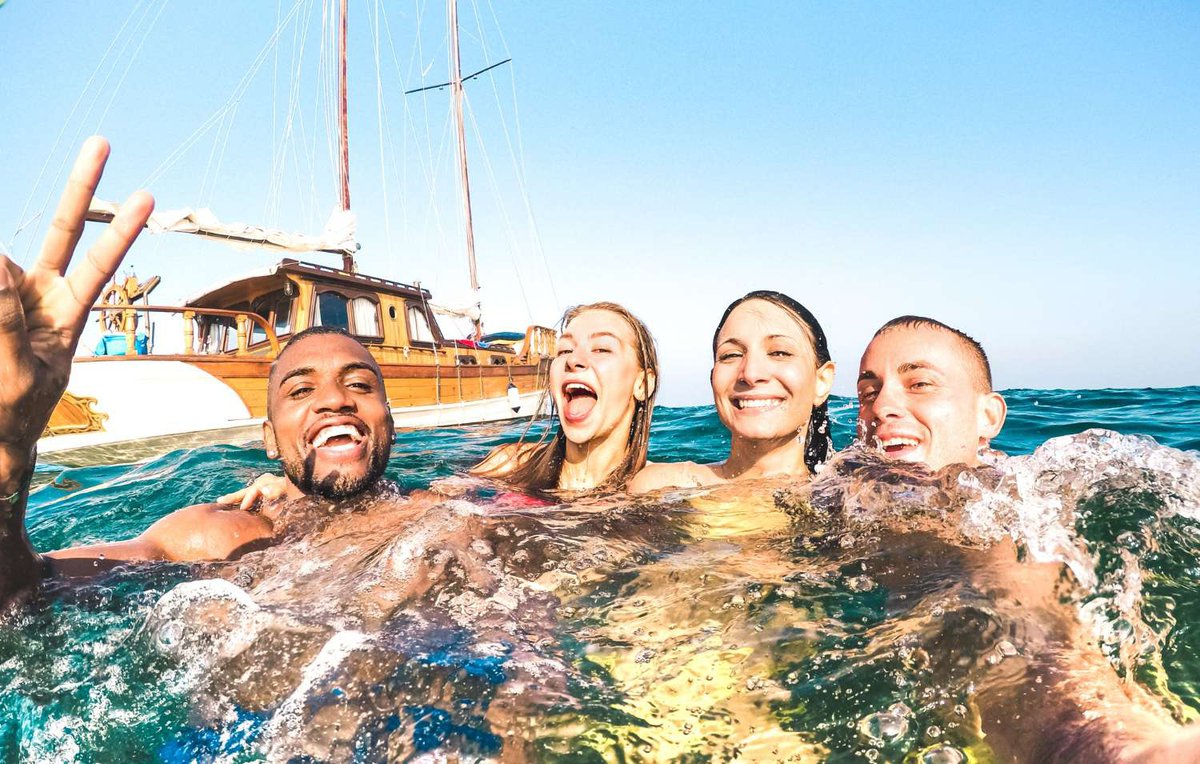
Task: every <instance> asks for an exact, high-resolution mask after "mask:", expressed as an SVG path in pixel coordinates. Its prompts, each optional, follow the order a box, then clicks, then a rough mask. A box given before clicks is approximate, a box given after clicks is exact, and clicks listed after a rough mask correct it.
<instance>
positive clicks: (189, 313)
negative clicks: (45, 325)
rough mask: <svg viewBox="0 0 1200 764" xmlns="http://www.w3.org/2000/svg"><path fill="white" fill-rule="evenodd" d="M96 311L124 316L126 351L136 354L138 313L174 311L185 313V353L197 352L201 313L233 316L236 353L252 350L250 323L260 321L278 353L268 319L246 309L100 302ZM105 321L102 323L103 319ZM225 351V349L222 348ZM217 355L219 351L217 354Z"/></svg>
mask: <svg viewBox="0 0 1200 764" xmlns="http://www.w3.org/2000/svg"><path fill="white" fill-rule="evenodd" d="M92 312H93V313H104V314H112V313H116V314H118V315H119V316H120V318H121V329H122V331H123V332H124V334H125V352H126V354H128V355H137V354H138V352H137V337H136V335H137V314H139V313H175V314H179V315H182V316H183V347H184V352H185V353H186V354H189V355H190V354H193V353H195V352H196V351H195V340H196V338H195V330H194V328H193V322H194V321H195V319H196V318H197V317H198V316H214V317H217V318H232V319H233V320H234V321H235V322H236V323H237V353H238V355H244V354H246V353H248V352H249V350H250V326H251V324H258V326H259V328H261V329H262V331H263V334H264V335H265V336H266V338H267V342H268V343H270V345H271V355H273V356H274V355H279V338H278V337H276V336H275V330H274V329H273V328H271V326H270V324H268V323H267V320H266V319H265V318H263V317H262V316H260V315H258V314H257V313H251V312H249V311H245V310H222V309H221V308H185V307H180V306H178V305H119V306H116V307H113V306H111V305H97V306H94V307H93V308H92ZM102 323H103V322H102ZM220 352H225V351H223V350H222V351H220ZM214 355H216V354H214Z"/></svg>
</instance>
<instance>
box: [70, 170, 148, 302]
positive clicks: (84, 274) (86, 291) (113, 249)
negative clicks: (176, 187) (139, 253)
mask: <svg viewBox="0 0 1200 764" xmlns="http://www.w3.org/2000/svg"><path fill="white" fill-rule="evenodd" d="M153 211H154V197H152V196H150V194H148V193H146V192H145V191H136V192H134V193H133V195H132V196H130V197H129V198H128V199H126V200H125V203H124V204H122V205H121V209H120V211H119V212H118V213H117V216H116V217H114V218H113V220H112V222H111V223H109V224H108V225H107V226H105V227H104V231H103V233H101V234H100V238H99V239H97V240H96V243H95V244H93V245H92V248H91V249H89V250H88V252H87V257H85V258H84V260H83V262H81V263H79V264H78V265H76V266H75V268H73V269H72V270H71V273H70V274H68V275H67V282H68V284H69V285H70V287H71V294H73V295H74V296H75V301H76V302H77V303H78V306H77V308H78V310H79V315H78V316H77V317H76V318H77V320H78V321H82V320H83V319H84V318H85V317H86V314H87V312H88V310H90V309H91V307H92V304H93V303H95V302H96V298H97V297H99V296H100V292H101V290H103V289H104V285H105V284H107V283H108V282H109V280H110V279H111V278H112V276H113V274H114V273H116V272H117V266H119V265H120V264H121V259H122V258H124V257H125V253H126V252H128V251H129V247H130V246H132V245H133V241H134V239H136V238H137V237H138V234H139V233H141V231H142V227H143V226H145V225H146V220H148V219H149V218H150V213H151V212H153Z"/></svg>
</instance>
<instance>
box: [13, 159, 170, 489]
mask: <svg viewBox="0 0 1200 764" xmlns="http://www.w3.org/2000/svg"><path fill="white" fill-rule="evenodd" d="M108 151H109V147H108V142H107V141H106V140H104V139H103V138H101V137H99V136H95V137H92V138H89V139H88V140H87V142H86V143H84V145H83V149H82V150H81V151H80V152H79V158H78V159H76V160H75V166H74V167H73V168H72V169H71V176H70V178H69V179H68V180H67V187H66V190H65V191H63V195H62V198H61V199H60V200H59V203H58V209H57V210H56V211H55V213H54V220H53V222H52V223H51V225H50V231H49V233H47V234H46V240H45V242H43V244H42V251H41V253H40V254H39V255H38V259H37V262H35V263H34V264H33V266H32V267H31V268H30V269H29V270H28V271H23V270H22V269H21V268H20V266H18V265H17V264H16V263H14V262H12V261H11V260H9V259H8V258H7V257H3V256H0V491H4V490H12V489H11V488H8V487H7V484H8V482H9V481H10V480H11V479H12V478H13V477H14V474H13V472H14V469H16V470H18V471H20V470H21V469H22V468H23V467H24V468H28V467H29V466H31V465H28V464H27V462H28V461H29V454H30V452H31V451H32V449H33V447H34V445H35V444H36V443H37V440H38V438H39V437H40V436H41V434H42V430H43V429H44V428H45V426H46V423H47V422H48V421H49V418H50V413H51V412H52V411H53V410H54V406H55V404H56V403H57V402H58V399H59V397H61V396H62V393H63V390H65V389H66V386H67V379H68V378H69V377H70V374H71V357H72V356H73V355H74V354H75V348H76V346H77V345H78V344H79V336H80V334H82V332H83V327H84V324H85V323H86V321H87V316H88V311H89V309H90V308H91V307H92V304H93V303H95V301H96V298H97V297H98V296H99V294H100V291H101V290H102V289H103V288H104V285H105V284H106V283H107V282H108V280H109V279H111V278H112V275H113V273H115V272H116V270H117V266H118V265H120V263H121V259H122V258H123V257H124V256H125V253H126V252H127V251H128V250H129V247H130V245H131V244H133V240H134V239H136V238H137V235H138V233H140V232H141V230H142V227H143V226H144V225H145V223H146V219H147V218H148V217H149V216H150V212H151V210H153V209H154V199H153V198H152V197H151V196H150V195H149V194H148V193H146V192H144V191H138V192H136V193H134V194H133V195H132V196H130V197H129V199H127V200H126V201H125V203H124V204H123V205H121V211H120V212H119V213H118V214H117V216H116V217H115V218H114V219H113V221H112V222H111V223H110V224H109V225H108V226H107V227H106V228H105V230H104V233H103V234H102V235H101V236H100V238H99V239H98V240H97V241H96V243H95V245H93V246H92V248H91V249H89V250H88V252H87V255H86V257H85V258H84V259H83V261H82V262H79V263H77V264H76V265H75V268H74V269H73V270H72V271H71V272H70V273H69V274H67V273H66V270H67V265H68V264H69V263H70V262H71V257H72V255H73V254H74V252H75V247H76V246H77V245H78V244H79V237H80V236H81V235H82V233H83V226H84V220H85V217H86V215H87V210H88V206H89V204H90V203H91V200H92V194H93V193H94V192H95V190H96V185H97V184H98V183H99V182H100V175H101V174H102V173H103V171H104V163H105V161H106V160H107V159H108Z"/></svg>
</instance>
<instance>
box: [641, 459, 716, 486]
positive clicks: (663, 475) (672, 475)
mask: <svg viewBox="0 0 1200 764" xmlns="http://www.w3.org/2000/svg"><path fill="white" fill-rule="evenodd" d="M719 482H721V479H720V478H719V477H718V476H717V474H716V473H715V472H713V469H712V467H711V466H709V465H707V464H697V463H696V462H657V463H655V462H651V463H649V464H647V465H646V466H645V467H643V468H642V469H641V470H640V471H639V472H638V474H636V475H634V476H633V479H632V480H630V481H629V485H628V486H627V487H626V490H627V491H629V493H649V492H651V491H660V490H662V489H664V488H698V487H700V486H706V485H712V484H713V483H719Z"/></svg>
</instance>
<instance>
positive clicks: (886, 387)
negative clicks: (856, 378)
mask: <svg viewBox="0 0 1200 764" xmlns="http://www.w3.org/2000/svg"><path fill="white" fill-rule="evenodd" d="M901 393H902V388H901V386H900V385H899V384H898V383H891V382H885V383H883V385H881V386H880V388H879V391H878V392H877V393H876V394H875V400H873V401H871V402H870V404H869V405H868V406H867V409H868V410H867V411H862V412H859V417H860V418H861V419H864V420H872V419H873V420H875V421H877V422H882V421H883V420H884V419H888V418H892V417H898V416H900V415H901V413H903V411H904V406H903V397H902V395H901Z"/></svg>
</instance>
